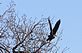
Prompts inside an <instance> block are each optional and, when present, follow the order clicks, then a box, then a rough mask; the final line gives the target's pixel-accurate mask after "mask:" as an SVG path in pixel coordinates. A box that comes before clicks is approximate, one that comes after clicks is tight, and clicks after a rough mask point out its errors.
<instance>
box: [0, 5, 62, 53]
mask: <svg viewBox="0 0 82 53" xmlns="http://www.w3.org/2000/svg"><path fill="white" fill-rule="evenodd" d="M48 34H49V28H48V22H47V18H41V19H40V20H39V21H38V20H37V19H36V18H35V19H34V18H29V17H27V16H26V15H23V16H21V17H19V16H18V15H17V14H16V10H15V4H10V6H9V8H8V9H7V10H6V11H5V12H4V13H3V15H1V19H0V52H2V53H4V52H5V53H10V52H13V53H16V52H17V53H18V52H20V53H21V52H27V53H48V52H51V51H52V53H53V51H54V53H56V52H57V51H58V47H57V43H58V41H59V40H60V37H58V38H57V40H56V41H53V42H52V43H51V42H47V41H46V40H47V38H48ZM53 48H54V49H53Z"/></svg>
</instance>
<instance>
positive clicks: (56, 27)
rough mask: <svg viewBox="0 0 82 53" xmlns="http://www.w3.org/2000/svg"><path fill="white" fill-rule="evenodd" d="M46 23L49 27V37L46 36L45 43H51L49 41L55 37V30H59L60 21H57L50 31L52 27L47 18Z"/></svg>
mask: <svg viewBox="0 0 82 53" xmlns="http://www.w3.org/2000/svg"><path fill="white" fill-rule="evenodd" d="M48 22H49V26H50V35H49V36H48V39H47V41H48V40H49V41H51V40H52V39H54V38H55V36H56V32H57V30H58V28H59V25H60V22H61V20H60V19H59V20H58V21H57V22H56V24H55V26H54V28H53V29H52V25H51V22H50V19H49V18H48ZM54 35H55V36H54Z"/></svg>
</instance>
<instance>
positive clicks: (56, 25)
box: [52, 19, 61, 35]
mask: <svg viewBox="0 0 82 53" xmlns="http://www.w3.org/2000/svg"><path fill="white" fill-rule="evenodd" d="M60 22H61V21H60V19H59V20H58V21H57V22H56V24H55V26H54V28H53V30H52V34H53V35H55V34H56V32H57V30H58V28H59V25H60Z"/></svg>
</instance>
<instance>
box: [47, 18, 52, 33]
mask: <svg viewBox="0 0 82 53" xmlns="http://www.w3.org/2000/svg"><path fill="white" fill-rule="evenodd" d="M48 23H49V26H50V31H51V32H50V33H52V25H51V22H50V19H49V18H48Z"/></svg>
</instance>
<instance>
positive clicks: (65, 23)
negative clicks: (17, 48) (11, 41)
mask: <svg viewBox="0 0 82 53" xmlns="http://www.w3.org/2000/svg"><path fill="white" fill-rule="evenodd" d="M10 1H11V0H0V3H2V4H0V12H1V13H0V14H2V12H3V11H4V10H5V8H6V7H7V5H8V4H9V2H10ZM14 1H15V3H16V10H17V13H18V14H19V15H21V16H22V15H23V14H26V15H27V16H28V17H38V18H40V17H41V16H42V15H44V17H46V18H47V17H48V16H50V17H54V19H55V20H58V19H61V22H62V23H61V29H63V33H62V41H61V43H62V47H63V48H64V47H65V46H67V47H69V48H70V49H69V50H67V51H66V52H65V53H82V42H81V41H82V24H81V22H82V0H14Z"/></svg>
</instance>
